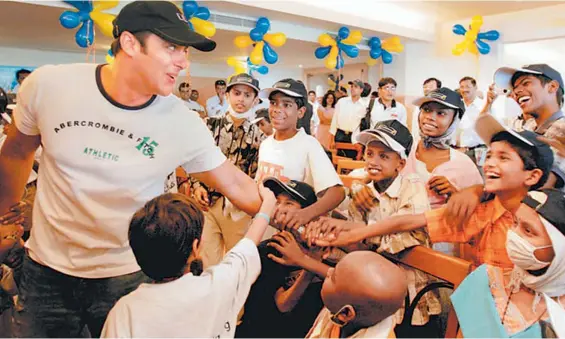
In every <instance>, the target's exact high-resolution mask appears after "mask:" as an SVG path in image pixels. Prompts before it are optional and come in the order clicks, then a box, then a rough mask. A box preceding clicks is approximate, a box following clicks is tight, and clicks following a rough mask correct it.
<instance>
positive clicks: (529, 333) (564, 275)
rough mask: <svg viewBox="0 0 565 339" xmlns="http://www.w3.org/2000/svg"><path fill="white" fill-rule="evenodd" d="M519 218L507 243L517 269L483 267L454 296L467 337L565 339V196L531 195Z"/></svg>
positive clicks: (552, 192) (545, 192)
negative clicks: (551, 333) (543, 338)
mask: <svg viewBox="0 0 565 339" xmlns="http://www.w3.org/2000/svg"><path fill="white" fill-rule="evenodd" d="M515 215H516V219H517V221H516V222H515V223H514V224H513V225H512V227H511V228H510V229H509V230H508V234H507V239H506V251H507V252H508V256H509V257H510V260H511V262H512V263H513V265H514V268H513V270H512V271H506V272H504V271H502V270H500V269H499V268H497V267H495V266H491V265H482V266H480V267H479V268H478V269H476V270H475V271H474V272H472V273H471V274H470V275H469V276H468V277H467V278H466V279H465V280H464V281H463V282H462V283H461V285H459V287H458V288H457V290H455V292H454V293H453V295H452V297H451V299H452V302H453V307H454V308H455V311H456V312H457V318H458V319H459V324H460V326H461V330H462V332H463V336H465V337H466V338H487V337H491V338H510V337H522V338H542V337H550V338H563V337H564V336H565V324H564V323H563V320H564V319H565V308H564V306H565V223H564V220H565V197H564V196H563V193H562V192H560V191H557V190H552V189H549V190H543V191H532V192H529V193H528V196H527V197H526V199H524V201H523V202H522V204H521V205H520V207H519V208H518V209H517V210H516V214H515ZM540 320H541V322H540ZM548 323H549V324H550V325H551V326H552V327H553V328H551V326H550V327H549V330H550V331H544V330H545V327H547V324H548ZM551 330H553V331H554V333H553V335H549V336H548V335H547V332H551ZM544 332H545V333H544Z"/></svg>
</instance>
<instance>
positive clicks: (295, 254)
mask: <svg viewBox="0 0 565 339" xmlns="http://www.w3.org/2000/svg"><path fill="white" fill-rule="evenodd" d="M267 246H271V247H273V248H274V249H276V250H277V251H279V252H280V254H282V257H277V256H275V255H273V254H269V255H268V257H269V258H270V259H271V260H272V261H274V262H276V263H279V264H281V265H285V266H300V267H302V264H301V263H302V260H304V258H305V256H306V254H304V252H302V249H300V246H299V245H298V243H297V242H296V239H294V237H293V236H292V234H291V233H289V232H287V231H282V232H279V233H277V234H275V235H274V236H273V238H272V241H271V242H269V243H268V244H267Z"/></svg>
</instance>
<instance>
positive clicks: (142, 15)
mask: <svg viewBox="0 0 565 339" xmlns="http://www.w3.org/2000/svg"><path fill="white" fill-rule="evenodd" d="M113 25H114V28H113V35H114V38H118V37H119V36H120V34H122V33H123V32H125V31H127V32H130V33H137V32H142V31H149V32H151V33H153V34H155V35H157V36H159V37H160V38H161V39H163V40H166V41H168V42H171V43H173V44H176V45H180V46H191V47H194V48H196V49H197V50H199V51H203V52H210V51H212V50H214V48H216V43H215V42H214V41H212V40H210V39H208V38H206V37H205V36H203V35H201V34H198V33H196V32H195V31H193V30H192V29H190V26H189V24H188V20H187V19H186V18H185V17H184V15H183V14H182V13H181V11H180V9H179V8H178V7H177V6H175V5H174V4H173V3H172V2H169V1H134V2H130V3H129V4H127V5H125V6H124V8H122V10H121V11H120V13H119V14H118V16H117V17H116V18H115V19H114V21H113Z"/></svg>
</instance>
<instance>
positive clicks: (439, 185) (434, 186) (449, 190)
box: [428, 176, 457, 195]
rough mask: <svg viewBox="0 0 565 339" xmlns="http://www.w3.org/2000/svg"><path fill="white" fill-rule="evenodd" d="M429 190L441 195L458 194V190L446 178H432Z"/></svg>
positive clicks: (429, 182)
mask: <svg viewBox="0 0 565 339" xmlns="http://www.w3.org/2000/svg"><path fill="white" fill-rule="evenodd" d="M428 188H429V189H430V191H434V192H436V193H437V194H439V195H444V194H449V195H451V194H453V193H457V188H455V186H453V185H452V184H451V182H449V180H448V179H447V178H446V177H444V176H437V177H432V178H430V180H429V181H428Z"/></svg>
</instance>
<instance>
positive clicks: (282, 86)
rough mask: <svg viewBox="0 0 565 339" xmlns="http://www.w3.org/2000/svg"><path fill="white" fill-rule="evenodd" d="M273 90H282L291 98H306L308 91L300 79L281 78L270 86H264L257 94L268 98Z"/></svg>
mask: <svg viewBox="0 0 565 339" xmlns="http://www.w3.org/2000/svg"><path fill="white" fill-rule="evenodd" d="M274 92H282V93H284V94H286V95H288V96H290V97H293V98H307V97H308V91H306V86H304V83H302V81H300V80H294V79H290V78H289V79H282V80H280V81H278V82H277V83H275V84H274V85H273V87H271V88H265V89H264V90H262V91H261V93H260V94H259V95H260V96H261V97H262V98H265V99H268V98H269V96H270V95H271V94H272V93H274Z"/></svg>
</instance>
